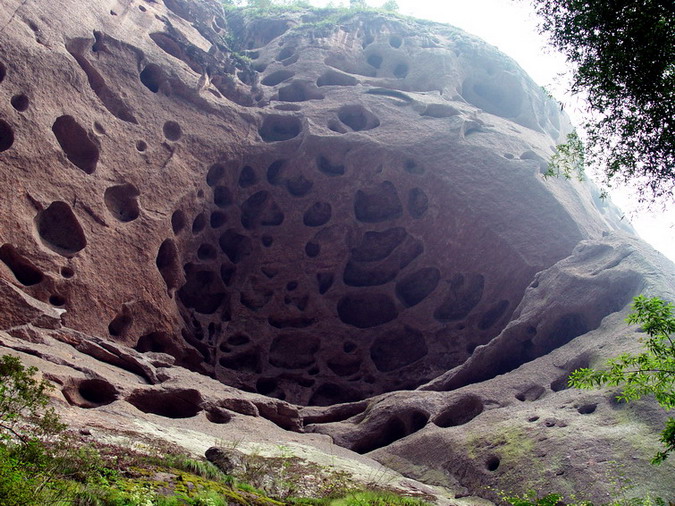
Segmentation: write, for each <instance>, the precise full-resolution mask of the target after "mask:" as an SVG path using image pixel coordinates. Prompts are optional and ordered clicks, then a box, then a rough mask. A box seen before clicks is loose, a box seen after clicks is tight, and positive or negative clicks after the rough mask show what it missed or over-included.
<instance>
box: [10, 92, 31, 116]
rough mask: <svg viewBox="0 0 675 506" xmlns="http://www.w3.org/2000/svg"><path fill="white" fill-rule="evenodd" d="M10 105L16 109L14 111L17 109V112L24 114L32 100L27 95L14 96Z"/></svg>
mask: <svg viewBox="0 0 675 506" xmlns="http://www.w3.org/2000/svg"><path fill="white" fill-rule="evenodd" d="M10 103H11V104H12V107H14V109H16V110H17V111H19V112H24V111H25V110H26V109H28V106H29V105H30V100H29V98H28V97H27V96H26V95H24V94H23V93H22V94H20V95H14V96H13V97H12V100H11V101H10Z"/></svg>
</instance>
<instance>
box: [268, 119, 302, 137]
mask: <svg viewBox="0 0 675 506" xmlns="http://www.w3.org/2000/svg"><path fill="white" fill-rule="evenodd" d="M301 131H302V124H301V123H300V120H299V119H298V118H296V117H294V116H266V117H265V119H264V120H263V124H262V126H261V127H260V130H258V133H259V134H260V137H261V139H262V140H263V141H265V142H277V141H286V140H289V139H292V138H294V137H297V136H298V135H300V132H301Z"/></svg>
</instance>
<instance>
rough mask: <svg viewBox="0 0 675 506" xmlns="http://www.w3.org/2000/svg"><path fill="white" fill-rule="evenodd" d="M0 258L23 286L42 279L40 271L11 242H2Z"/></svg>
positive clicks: (34, 283)
mask: <svg viewBox="0 0 675 506" xmlns="http://www.w3.org/2000/svg"><path fill="white" fill-rule="evenodd" d="M0 260H2V261H3V262H4V263H5V265H7V267H9V270H11V271H12V274H14V277H15V278H16V279H17V281H18V282H19V283H21V284H22V285H24V286H32V285H37V284H38V283H40V282H41V281H42V280H43V279H44V274H43V273H42V271H41V270H40V269H38V268H37V267H35V266H34V265H33V264H32V262H31V261H30V260H28V259H27V258H25V257H24V256H23V255H21V253H19V252H18V251H17V250H16V248H15V247H14V246H12V245H11V244H3V245H2V247H0Z"/></svg>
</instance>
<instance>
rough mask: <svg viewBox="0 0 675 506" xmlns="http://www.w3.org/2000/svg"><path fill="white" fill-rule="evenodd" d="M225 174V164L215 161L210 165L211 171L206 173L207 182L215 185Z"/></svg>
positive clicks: (212, 185)
mask: <svg viewBox="0 0 675 506" xmlns="http://www.w3.org/2000/svg"><path fill="white" fill-rule="evenodd" d="M224 175H225V166H224V165H223V164H221V163H214V164H213V165H211V167H209V171H208V172H207V173H206V184H207V185H209V186H211V187H214V186H216V185H217V184H218V181H220V180H221V179H222V178H223V176H224Z"/></svg>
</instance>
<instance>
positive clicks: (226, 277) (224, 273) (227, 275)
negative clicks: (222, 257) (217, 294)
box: [220, 264, 237, 286]
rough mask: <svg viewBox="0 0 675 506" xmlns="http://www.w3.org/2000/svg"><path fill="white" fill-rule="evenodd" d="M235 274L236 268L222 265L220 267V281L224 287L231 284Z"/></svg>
mask: <svg viewBox="0 0 675 506" xmlns="http://www.w3.org/2000/svg"><path fill="white" fill-rule="evenodd" d="M235 272H237V268H236V267H235V266H234V265H228V264H222V265H221V266H220V279H222V280H223V283H225V286H230V285H231V284H232V281H233V277H234V273H235Z"/></svg>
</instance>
